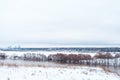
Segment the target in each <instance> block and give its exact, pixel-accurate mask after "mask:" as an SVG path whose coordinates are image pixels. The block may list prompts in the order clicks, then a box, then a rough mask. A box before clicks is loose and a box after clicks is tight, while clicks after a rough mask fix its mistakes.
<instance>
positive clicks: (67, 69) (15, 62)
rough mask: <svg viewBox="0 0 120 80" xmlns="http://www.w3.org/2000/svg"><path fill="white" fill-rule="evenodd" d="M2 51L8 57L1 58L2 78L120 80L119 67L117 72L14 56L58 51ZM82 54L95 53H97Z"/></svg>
mask: <svg viewBox="0 0 120 80" xmlns="http://www.w3.org/2000/svg"><path fill="white" fill-rule="evenodd" d="M1 53H6V55H8V57H7V59H1V60H0V76H1V77H0V80H120V75H119V73H118V72H119V69H118V72H116V71H114V70H109V69H108V68H106V67H100V66H97V67H94V66H86V65H79V64H78V65H74V64H58V63H55V62H46V61H45V62H41V61H24V60H19V59H14V58H13V57H14V56H16V55H17V56H23V54H25V53H36V54H37V53H42V54H45V55H46V56H48V55H49V54H56V53H57V52H19V51H1ZM64 53H65V54H71V53H68V52H64ZM74 54H78V53H74ZM82 54H90V55H91V56H94V55H95V53H92V54H91V53H82ZM112 55H113V56H114V55H115V54H112ZM111 63H112V62H111Z"/></svg>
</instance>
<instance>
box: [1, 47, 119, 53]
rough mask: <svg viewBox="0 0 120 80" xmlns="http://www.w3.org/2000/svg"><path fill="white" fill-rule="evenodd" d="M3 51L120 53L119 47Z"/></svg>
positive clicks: (14, 49)
mask: <svg viewBox="0 0 120 80" xmlns="http://www.w3.org/2000/svg"><path fill="white" fill-rule="evenodd" d="M0 50H2V51H69V52H72V51H73V52H75V51H76V52H120V48H119V47H107V48H105V47H104V48H69V47H68V48H7V49H0Z"/></svg>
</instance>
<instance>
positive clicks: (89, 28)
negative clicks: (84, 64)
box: [0, 0, 120, 45]
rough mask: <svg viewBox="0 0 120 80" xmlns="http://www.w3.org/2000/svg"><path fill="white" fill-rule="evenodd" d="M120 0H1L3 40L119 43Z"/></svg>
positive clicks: (17, 42) (49, 42)
mask: <svg viewBox="0 0 120 80" xmlns="http://www.w3.org/2000/svg"><path fill="white" fill-rule="evenodd" d="M119 4H120V0H0V44H4V43H7V44H12V43H16V44H21V43H42V44H44V43H45V44H46V43H48V44H70V45H72V44H77V45H79V44H120V38H119V35H120V5H119Z"/></svg>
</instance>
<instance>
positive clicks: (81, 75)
mask: <svg viewBox="0 0 120 80" xmlns="http://www.w3.org/2000/svg"><path fill="white" fill-rule="evenodd" d="M0 80H120V77H119V76H118V75H117V74H115V73H110V72H105V71H104V70H103V69H101V68H95V67H74V66H71V67H7V66H4V67H0Z"/></svg>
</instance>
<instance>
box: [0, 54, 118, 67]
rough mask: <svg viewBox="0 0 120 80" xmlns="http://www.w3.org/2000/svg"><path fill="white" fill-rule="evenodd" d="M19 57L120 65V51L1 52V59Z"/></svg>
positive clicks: (84, 63)
mask: <svg viewBox="0 0 120 80" xmlns="http://www.w3.org/2000/svg"><path fill="white" fill-rule="evenodd" d="M7 58H10V59H14V60H16V59H19V60H25V61H49V62H58V63H67V64H81V65H102V66H110V65H111V66H120V53H117V54H115V55H114V56H113V55H112V54H111V53H108V52H106V53H101V52H100V53H96V54H95V55H94V56H91V55H90V54H64V53H57V54H50V55H48V56H46V55H44V54H39V53H38V54H36V53H25V54H24V55H22V56H17V55H11V56H10V57H8V55H6V54H5V53H0V59H7Z"/></svg>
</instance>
